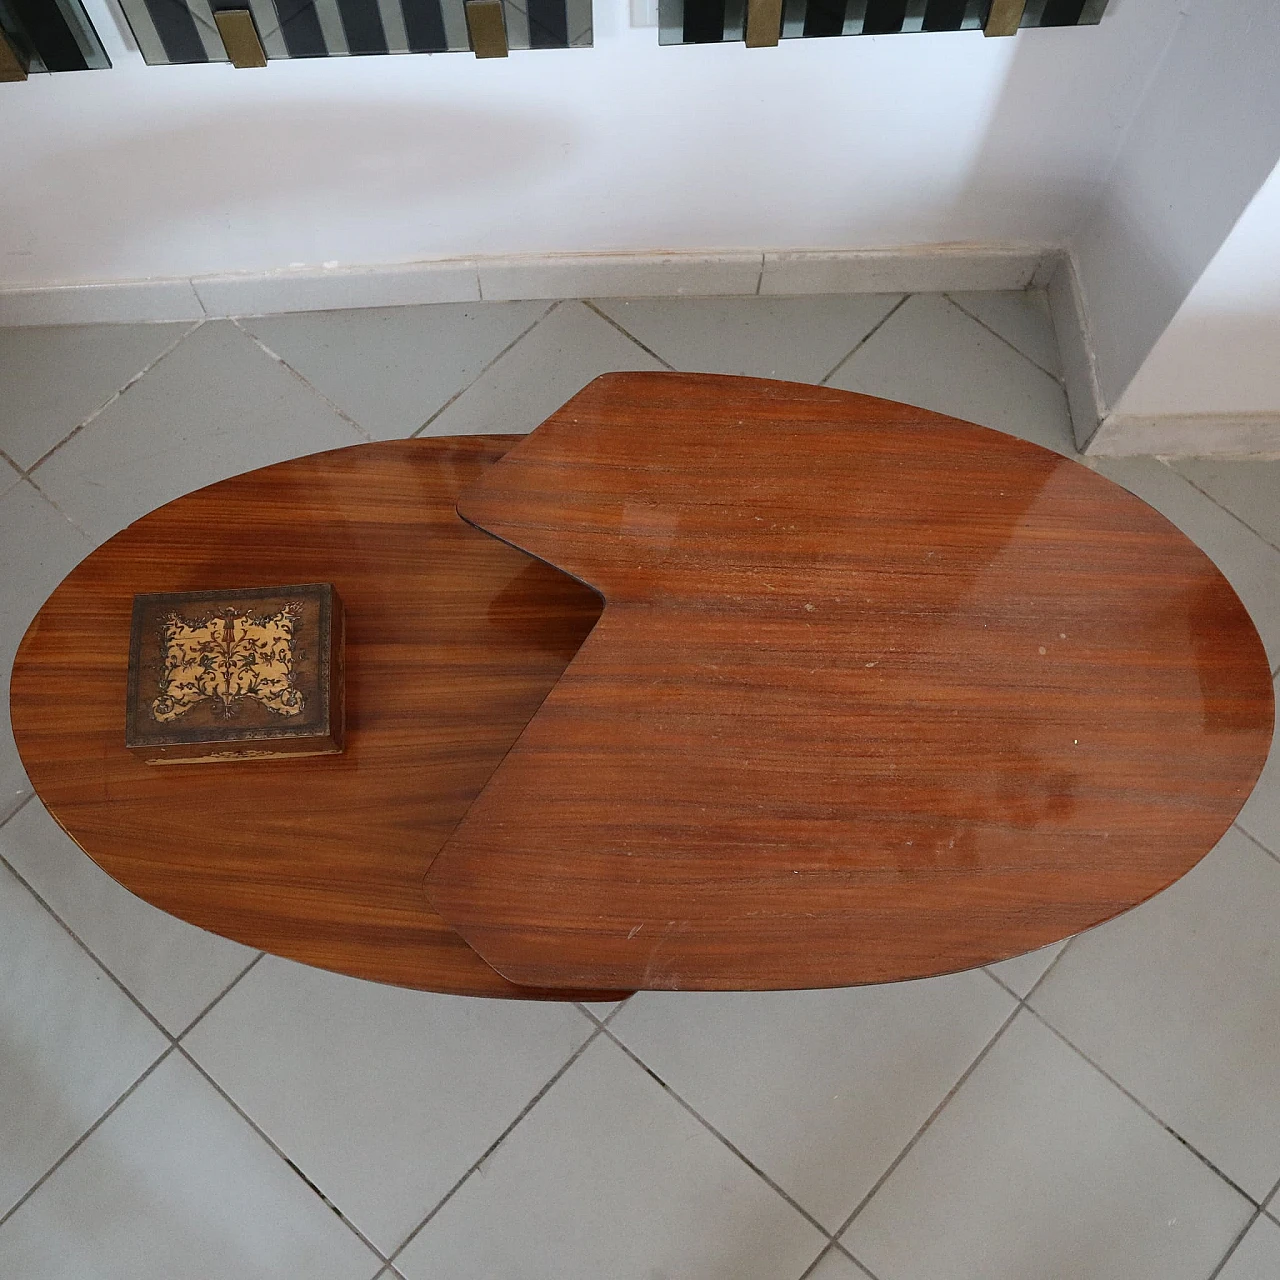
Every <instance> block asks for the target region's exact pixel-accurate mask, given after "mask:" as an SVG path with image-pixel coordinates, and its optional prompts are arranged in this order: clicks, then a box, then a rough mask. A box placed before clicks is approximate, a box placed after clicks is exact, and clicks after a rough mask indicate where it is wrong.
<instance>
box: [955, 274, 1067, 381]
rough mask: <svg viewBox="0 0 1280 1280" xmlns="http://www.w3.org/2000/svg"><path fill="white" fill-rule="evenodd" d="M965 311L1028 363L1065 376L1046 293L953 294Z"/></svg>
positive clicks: (1019, 290)
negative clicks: (1017, 351)
mask: <svg viewBox="0 0 1280 1280" xmlns="http://www.w3.org/2000/svg"><path fill="white" fill-rule="evenodd" d="M947 296H948V297H949V298H950V299H951V300H952V301H953V302H954V303H955V304H956V305H957V306H958V307H959V308H960V309H961V310H962V311H967V312H968V313H969V314H970V315H971V316H975V317H976V318H977V319H979V320H981V321H982V323H983V324H985V325H986V326H987V328H988V329H993V330H995V332H996V333H998V334H999V335H1000V336H1001V337H1002V338H1003V339H1004V340H1005V341H1006V342H1009V343H1012V344H1013V345H1014V346H1015V347H1017V348H1018V350H1019V351H1021V352H1022V354H1023V355H1024V356H1026V357H1027V359H1028V360H1030V361H1032V362H1033V363H1035V364H1038V365H1039V366H1040V368H1042V369H1043V370H1044V371H1045V372H1046V373H1051V374H1053V376H1054V377H1055V378H1058V377H1061V376H1062V360H1061V358H1060V357H1059V355H1058V338H1057V335H1056V334H1055V333H1054V331H1053V319H1052V317H1051V316H1050V314H1049V299H1048V297H1047V296H1046V295H1045V292H1044V290H1043V289H1018V290H1010V291H1008V292H992V293H950V294H948V295H947Z"/></svg>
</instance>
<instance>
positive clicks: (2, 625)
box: [0, 483, 92, 818]
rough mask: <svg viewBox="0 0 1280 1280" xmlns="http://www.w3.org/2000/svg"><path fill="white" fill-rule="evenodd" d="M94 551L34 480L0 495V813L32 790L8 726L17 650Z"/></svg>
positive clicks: (3, 813)
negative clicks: (51, 598) (45, 607)
mask: <svg viewBox="0 0 1280 1280" xmlns="http://www.w3.org/2000/svg"><path fill="white" fill-rule="evenodd" d="M91 550H92V544H91V543H90V542H89V540H88V539H87V538H86V537H85V536H84V534H83V533H81V532H80V530H79V529H77V528H76V527H75V526H74V525H73V524H71V523H70V521H68V520H67V519H66V518H65V517H64V516H63V515H61V513H59V512H58V511H57V509H56V508H54V507H53V506H52V505H50V503H48V502H46V501H45V499H44V498H42V497H41V496H40V494H39V493H37V492H36V490H35V489H33V488H32V487H31V485H29V484H25V483H22V484H17V485H15V486H14V487H13V488H12V489H10V490H9V491H8V493H6V494H4V495H3V496H2V497H0V565H3V566H4V567H3V570H2V571H0V818H3V817H4V816H6V815H7V814H8V813H10V812H12V810H13V807H14V805H15V804H17V803H18V801H20V800H21V799H22V797H23V796H25V795H27V794H29V792H30V790H31V787H30V784H29V783H28V782H27V775H26V773H25V772H24V770H23V768H22V762H21V761H20V760H19V759H18V749H17V748H16V747H15V746H14V744H13V734H12V732H11V731H10V728H9V698H8V693H7V690H8V688H9V675H10V672H11V671H12V669H13V658H14V655H15V654H16V653H17V651H18V645H19V643H20V642H21V640H22V637H23V634H24V633H25V632H26V629H27V626H28V624H29V623H30V621H31V619H32V618H34V617H35V615H36V612H37V610H39V608H40V606H41V605H42V604H43V603H44V602H45V600H46V599H47V597H48V595H49V593H50V592H51V591H52V590H53V589H54V587H56V586H57V585H58V583H59V582H61V581H62V579H63V578H64V577H65V576H66V575H67V574H68V573H69V572H70V571H71V570H72V569H73V568H74V567H75V566H76V564H77V563H78V562H79V561H80V560H82V559H83V558H84V557H85V556H86V555H88V553H89V552H90V551H91Z"/></svg>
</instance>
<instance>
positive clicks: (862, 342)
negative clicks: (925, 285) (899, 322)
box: [818, 293, 913, 387]
mask: <svg viewBox="0 0 1280 1280" xmlns="http://www.w3.org/2000/svg"><path fill="white" fill-rule="evenodd" d="M912 296H913V295H912V294H909V293H904V294H903V295H902V297H900V298H899V299H898V300H897V302H895V303H894V304H893V306H891V307H890V308H889V310H888V311H886V312H885V313H884V315H883V316H881V317H880V320H879V321H878V323H876V324H874V325H872V326H871V328H870V329H869V330H868V331H867V332H866V333H864V334H863V335H862V337H861V338H860V339H859V340H858V341H857V342H856V343H854V345H853V349H852V350H851V351H850V352H849V353H848V354H847V355H844V356H841V357H840V359H839V360H837V361H836V363H835V365H834V366H833V367H832V368H831V369H830V370H829V371H828V372H827V373H826V374H824V375H823V376H822V377H821V378H819V379H818V386H820V387H825V386H826V385H827V383H828V382H830V380H831V379H832V378H834V377H835V376H836V374H837V373H839V372H840V370H841V369H843V368H844V366H845V365H846V364H848V363H849V361H850V360H852V359H853V357H854V356H856V355H857V354H858V352H859V351H861V350H862V348H863V347H865V346H866V345H867V343H868V342H870V341H871V339H872V338H874V337H875V336H876V334H877V333H879V332H880V330H881V329H883V328H884V327H885V325H886V324H888V323H889V321H890V320H892V319H893V317H894V316H896V315H897V314H898V312H899V311H901V310H902V308H903V307H904V306H906V304H907V303H908V302H909V301H910V299H911V298H912Z"/></svg>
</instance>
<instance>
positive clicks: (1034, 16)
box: [658, 0, 1107, 44]
mask: <svg viewBox="0 0 1280 1280" xmlns="http://www.w3.org/2000/svg"><path fill="white" fill-rule="evenodd" d="M991 7H992V0H783V5H782V29H781V32H780V34H781V37H782V39H784V40H794V39H802V38H804V37H806V36H809V37H813V36H873V35H874V36H883V35H897V34H903V35H906V34H910V33H913V32H914V33H921V32H930V31H980V30H982V28H983V27H984V26H985V25H986V22H987V16H988V14H989V13H990V11H991ZM1106 7H1107V0H1028V2H1027V5H1026V8H1025V10H1024V12H1023V15H1022V23H1021V25H1022V26H1023V27H1078V26H1090V25H1093V24H1094V23H1097V22H1100V21H1101V20H1102V15H1103V12H1104V11H1105V10H1106ZM658 16H659V25H660V28H661V29H660V31H659V36H658V39H659V42H660V43H662V44H717V43H721V42H723V41H729V40H742V39H743V38H744V36H745V22H746V0H658ZM753 22H754V19H753ZM769 43H772V41H769Z"/></svg>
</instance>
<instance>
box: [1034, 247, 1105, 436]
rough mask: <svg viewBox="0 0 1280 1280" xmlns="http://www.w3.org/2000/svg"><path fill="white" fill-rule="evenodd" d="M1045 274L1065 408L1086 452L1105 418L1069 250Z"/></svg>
mask: <svg viewBox="0 0 1280 1280" xmlns="http://www.w3.org/2000/svg"><path fill="white" fill-rule="evenodd" d="M1044 271H1045V274H1046V275H1047V276H1048V293H1049V314H1050V315H1051V316H1052V317H1053V329H1054V333H1055V334H1056V336H1057V339H1058V353H1059V355H1060V356H1061V358H1062V380H1063V383H1064V384H1065V386H1066V389H1067V407H1068V409H1069V410H1070V412H1071V428H1072V431H1073V433H1074V435H1075V438H1076V448H1077V449H1079V450H1080V452H1081V453H1089V452H1090V451H1091V449H1090V445H1091V442H1092V441H1093V438H1094V437H1095V436H1096V435H1097V432H1098V424H1099V423H1100V422H1101V421H1102V420H1103V418H1105V417H1106V412H1107V410H1106V405H1105V404H1104V403H1103V400H1102V389H1101V387H1100V386H1099V384H1098V370H1097V364H1096V362H1095V360H1094V354H1093V351H1094V348H1093V342H1092V339H1091V338H1090V334H1089V318H1088V313H1087V312H1086V310H1085V305H1084V294H1083V292H1082V290H1081V288H1080V277H1079V275H1078V274H1077V271H1076V264H1075V261H1074V259H1073V258H1072V256H1071V254H1070V253H1062V254H1059V255H1058V257H1057V259H1056V261H1055V262H1054V263H1052V264H1050V263H1046V264H1045V268H1044Z"/></svg>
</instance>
